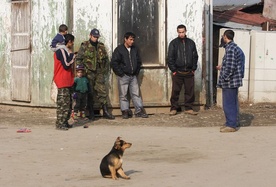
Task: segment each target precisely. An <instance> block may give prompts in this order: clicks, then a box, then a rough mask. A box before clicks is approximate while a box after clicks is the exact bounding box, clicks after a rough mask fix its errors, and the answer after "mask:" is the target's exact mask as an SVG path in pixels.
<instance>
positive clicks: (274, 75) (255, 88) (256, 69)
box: [249, 31, 276, 103]
mask: <svg viewBox="0 0 276 187" xmlns="http://www.w3.org/2000/svg"><path fill="white" fill-rule="evenodd" d="M251 35H252V39H251V46H252V47H251V66H250V85H249V91H250V92H249V99H250V101H251V102H254V103H258V102H276V49H275V43H274V42H272V41H276V33H275V32H267V31H251Z"/></svg>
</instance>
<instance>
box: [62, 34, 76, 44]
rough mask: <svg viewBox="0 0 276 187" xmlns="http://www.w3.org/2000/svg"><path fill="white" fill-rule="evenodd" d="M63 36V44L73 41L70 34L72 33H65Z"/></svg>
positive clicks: (73, 38)
mask: <svg viewBox="0 0 276 187" xmlns="http://www.w3.org/2000/svg"><path fill="white" fill-rule="evenodd" d="M64 38H65V45H66V44H67V43H68V42H69V41H71V42H73V41H74V40H75V37H74V36H73V35H72V34H65V35H64Z"/></svg>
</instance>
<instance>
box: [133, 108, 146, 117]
mask: <svg viewBox="0 0 276 187" xmlns="http://www.w3.org/2000/svg"><path fill="white" fill-rule="evenodd" d="M135 116H136V117H137V118H148V117H149V116H148V115H147V114H146V113H145V112H144V111H143V110H141V111H140V112H138V113H137V114H135Z"/></svg>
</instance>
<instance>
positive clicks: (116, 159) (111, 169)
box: [100, 137, 132, 180]
mask: <svg viewBox="0 0 276 187" xmlns="http://www.w3.org/2000/svg"><path fill="white" fill-rule="evenodd" d="M131 145H132V143H128V142H125V141H124V140H121V137H118V138H117V139H116V141H115V143H114V146H113V147H112V149H111V151H110V152H109V153H108V154H107V155H106V156H105V157H104V158H103V159H102V161H101V164H100V171H101V174H102V176H103V177H104V178H112V179H114V180H117V179H118V176H117V174H119V175H120V176H121V177H122V178H124V179H130V177H129V176H127V175H126V174H125V172H124V170H123V168H122V165H123V159H122V158H123V154H124V151H125V149H127V148H130V147H131Z"/></svg>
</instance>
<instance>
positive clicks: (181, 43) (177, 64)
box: [168, 37, 198, 72]
mask: <svg viewBox="0 0 276 187" xmlns="http://www.w3.org/2000/svg"><path fill="white" fill-rule="evenodd" d="M197 61H198V54H197V50H196V45H195V42H194V41H193V40H191V39H189V38H184V40H183V39H181V38H179V37H177V38H175V39H174V40H172V41H171V42H170V44H169V50H168V66H169V68H170V70H171V71H172V72H176V71H181V72H187V71H195V70H196V69H197Z"/></svg>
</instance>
